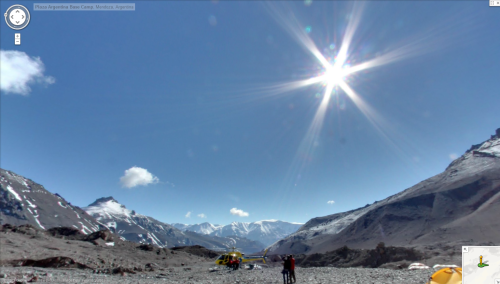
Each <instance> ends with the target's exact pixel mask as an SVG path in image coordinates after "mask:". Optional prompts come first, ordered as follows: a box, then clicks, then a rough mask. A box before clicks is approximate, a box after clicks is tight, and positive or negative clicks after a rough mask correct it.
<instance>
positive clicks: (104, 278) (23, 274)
mask: <svg viewBox="0 0 500 284" xmlns="http://www.w3.org/2000/svg"><path fill="white" fill-rule="evenodd" d="M212 266H213V262H206V263H201V264H200V265H198V266H192V267H175V268H167V269H165V270H164V271H155V272H141V273H137V274H125V275H104V274H94V273H93V272H92V271H91V270H80V269H48V268H33V267H2V268H0V270H1V271H0V277H5V278H0V283H2V284H3V283H13V282H15V280H21V281H29V280H30V279H32V278H33V276H34V275H37V276H38V279H37V281H36V283H82V284H83V283H103V284H108V283H109V284H114V283H120V284H129V283H130V284H131V283H185V284H189V283H193V284H201V283H205V284H208V283H214V284H215V283H217V284H218V283H258V284H263V283H277V284H279V283H283V278H282V274H281V269H280V268H278V267H274V268H263V269H262V270H242V269H241V270H237V271H227V270H222V271H214V272H211V271H210V268H211V267H212ZM432 272H433V270H407V269H403V270H391V269H380V268H375V269H371V268H331V267H321V268H319V267H315V268H300V267H298V268H297V269H296V276H297V283H308V284H320V283H322V284H326V283H332V284H337V283H338V284H365V283H371V284H391V283H394V284H396V283H397V284H401V283H405V284H424V283H425V282H426V281H427V280H428V279H429V277H430V275H431V274H432ZM21 283H23V282H21Z"/></svg>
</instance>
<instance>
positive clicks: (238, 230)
mask: <svg viewBox="0 0 500 284" xmlns="http://www.w3.org/2000/svg"><path fill="white" fill-rule="evenodd" d="M302 225H303V224H302V223H291V222H284V221H278V220H264V221H257V222H248V223H245V222H233V223H231V224H229V225H225V226H222V225H212V224H210V223H207V222H205V223H201V224H194V225H185V224H179V223H175V224H172V226H174V227H176V228H178V229H181V230H183V231H193V232H197V233H200V234H207V235H211V236H221V237H227V236H239V237H245V238H247V239H250V240H254V241H258V242H261V243H263V244H265V245H271V244H272V243H274V242H276V241H278V240H280V239H283V238H285V237H287V236H288V235H290V234H292V233H294V232H296V231H297V229H299V228H300V227H301V226H302Z"/></svg>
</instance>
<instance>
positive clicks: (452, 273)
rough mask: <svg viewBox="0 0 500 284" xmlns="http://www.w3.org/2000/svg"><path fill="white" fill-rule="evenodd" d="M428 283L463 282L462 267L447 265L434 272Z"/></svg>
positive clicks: (447, 283) (459, 283)
mask: <svg viewBox="0 0 500 284" xmlns="http://www.w3.org/2000/svg"><path fill="white" fill-rule="evenodd" d="M426 284H462V268H460V267H447V268H443V269H440V270H438V271H436V272H435V273H434V274H432V276H431V279H429V282H427V283H426Z"/></svg>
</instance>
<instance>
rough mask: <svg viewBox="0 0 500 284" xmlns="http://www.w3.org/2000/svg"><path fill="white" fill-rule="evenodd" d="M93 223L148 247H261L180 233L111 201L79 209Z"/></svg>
mask: <svg viewBox="0 0 500 284" xmlns="http://www.w3.org/2000/svg"><path fill="white" fill-rule="evenodd" d="M83 209H84V210H85V211H86V212H87V213H88V214H90V215H91V216H92V217H94V218H95V219H96V220H97V221H99V222H101V223H102V224H105V225H106V226H107V227H108V228H110V230H111V231H113V232H115V233H117V234H118V235H120V236H121V237H123V238H124V239H126V240H129V241H133V242H137V243H151V244H155V245H157V246H159V247H173V246H186V245H201V246H204V247H206V248H209V249H213V250H225V249H229V248H231V247H233V246H235V247H238V248H240V249H241V250H242V251H244V252H257V251H260V250H261V249H262V248H263V247H264V245H263V244H261V243H258V242H256V241H252V240H249V239H246V238H244V237H239V236H224V237H218V236H209V235H204V234H199V233H197V232H192V231H185V232H183V231H181V230H179V229H177V228H175V227H174V226H171V225H169V224H167V223H163V222H160V221H158V220H156V219H154V218H152V217H148V216H145V215H141V214H138V213H136V212H135V211H134V210H129V209H127V208H126V207H125V206H124V205H122V204H120V203H119V202H118V201H116V200H115V199H114V198H113V197H105V198H99V199H97V200H96V201H95V202H94V203H92V204H90V205H89V206H88V207H85V208H83Z"/></svg>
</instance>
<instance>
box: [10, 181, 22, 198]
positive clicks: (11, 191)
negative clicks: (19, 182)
mask: <svg viewBox="0 0 500 284" xmlns="http://www.w3.org/2000/svg"><path fill="white" fill-rule="evenodd" d="M7 190H8V191H9V192H10V193H12V195H14V197H15V198H16V199H17V200H19V201H23V200H22V199H21V196H19V194H17V192H16V191H15V190H14V189H13V188H12V186H10V185H7Z"/></svg>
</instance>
